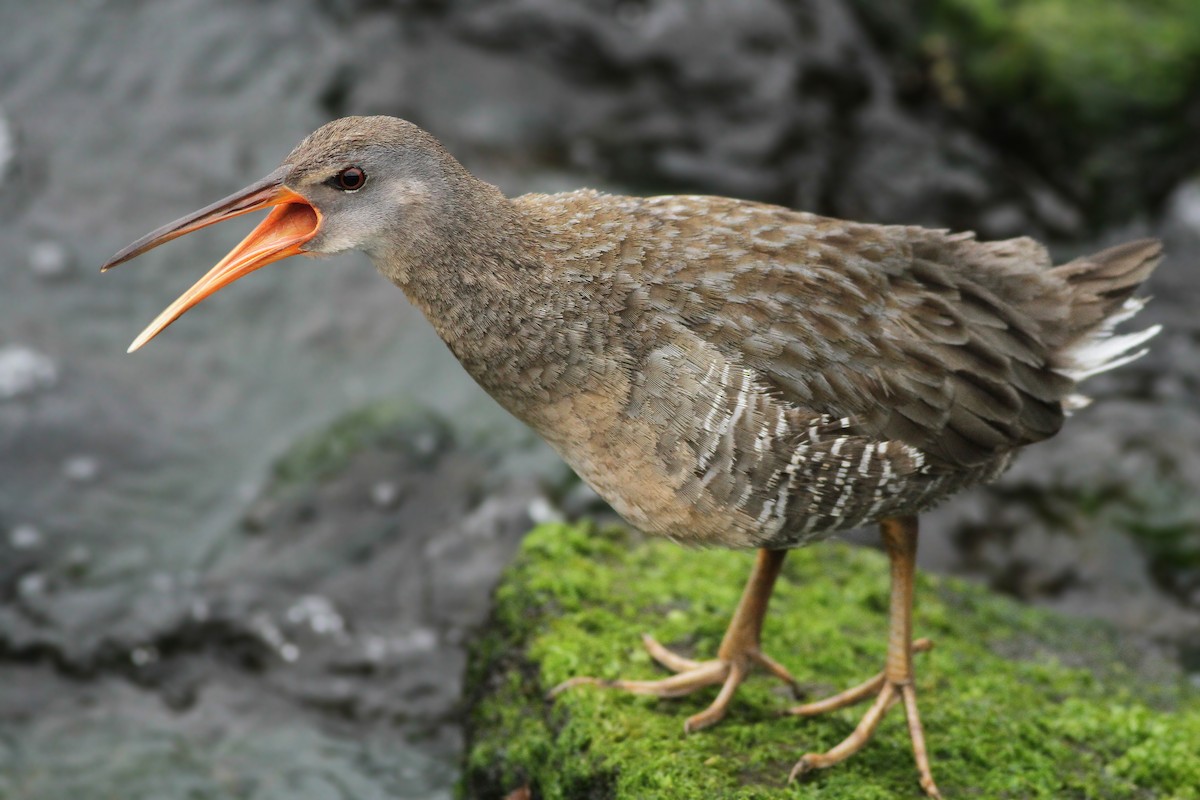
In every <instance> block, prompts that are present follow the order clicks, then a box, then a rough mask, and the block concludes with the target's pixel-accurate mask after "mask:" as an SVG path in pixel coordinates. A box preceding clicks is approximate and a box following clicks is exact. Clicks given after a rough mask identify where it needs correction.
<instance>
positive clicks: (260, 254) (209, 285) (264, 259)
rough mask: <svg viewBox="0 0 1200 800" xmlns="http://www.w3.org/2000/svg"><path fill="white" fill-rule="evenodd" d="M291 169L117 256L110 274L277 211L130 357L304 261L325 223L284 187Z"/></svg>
mask: <svg viewBox="0 0 1200 800" xmlns="http://www.w3.org/2000/svg"><path fill="white" fill-rule="evenodd" d="M288 171H289V168H287V167H280V168H279V169H277V170H275V171H274V172H272V173H271V174H270V175H268V176H267V177H265V178H263V179H262V180H261V181H259V182H258V183H255V184H252V185H250V186H247V187H246V188H245V189H242V190H241V191H240V192H235V193H234V194H231V195H230V196H229V197H226V198H225V199H224V200H219V201H217V202H216V203H213V204H212V205H210V206H207V207H205V208H202V209H200V210H199V211H197V212H195V213H193V214H189V215H188V216H186V217H184V218H182V219H178V220H176V221H175V222H172V223H170V224H169V225H164V226H163V227H161V228H159V229H158V230H156V231H154V232H153V233H150V234H148V235H146V236H143V237H142V238H141V239H138V240H137V241H136V242H134V243H133V244H131V245H129V246H128V247H126V248H125V249H124V250H122V251H121V252H119V253H117V254H116V255H115V256H113V257H112V258H111V259H109V260H108V262H107V263H106V264H105V265H104V266H103V267H101V268H100V269H101V271H106V270H109V269H111V268H113V267H115V266H117V265H118V264H121V263H123V262H125V261H128V260H130V259H132V258H136V257H137V256H140V255H141V254H142V253H145V252H146V251H147V250H151V249H153V248H155V247H158V246H159V245H160V244H163V243H164V242H169V241H171V240H172V239H175V238H177V237H179V236H183V235H184V234H186V233H191V232H192V231H196V230H199V229H201V228H204V227H207V226H209V225H213V224H215V223H218V222H222V221H224V220H227V219H232V218H234V217H237V216H241V215H242V214H248V213H249V212H251V211H258V210H260V209H264V208H270V207H271V206H275V208H274V209H273V210H272V211H271V213H270V214H268V215H267V217H266V219H264V220H263V221H262V222H261V223H259V225H258V227H257V228H255V229H254V230H253V231H251V232H250V235H249V236H247V237H246V238H245V239H243V240H242V241H241V243H240V244H239V245H238V246H237V247H235V248H233V250H232V251H230V253H229V255H227V256H225V257H224V258H223V259H221V261H220V263H218V264H217V265H216V266H215V267H213V268H212V269H211V270H209V272H208V274H207V275H205V276H204V277H203V278H201V279H200V280H199V281H197V282H196V285H195V286H193V287H192V288H190V289H188V290H187V291H186V292H184V293H183V295H182V296H180V298H179V299H178V300H176V301H175V302H174V303H172V304H171V305H169V306H167V308H166V309H165V310H164V311H163V312H162V313H161V314H159V315H158V317H156V318H155V320H154V321H153V322H151V323H150V324H149V325H148V326H147V327H146V329H145V330H144V331H142V332H141V334H140V335H139V336H138V337H137V338H136V339H134V340H133V344H131V345H130V346H129V352H131V353H132V352H133V351H134V350H137V349H138V348H139V347H141V346H142V345H144V344H145V343H146V342H148V341H150V340H151V339H153V338H154V337H155V336H157V335H158V334H160V333H162V331H163V329H165V328H166V327H167V326H168V325H170V324H171V323H172V322H174V321H175V320H177V319H179V317H181V316H183V314H184V312H185V311H187V310H188V309H189V308H191V307H192V306H194V305H196V304H197V303H199V302H200V301H201V300H203V299H204V298H206V297H208V296H209V295H210V294H212V293H214V292H216V291H217V290H218V289H220V288H221V287H223V286H228V285H229V284H231V283H233V282H234V281H236V280H237V279H238V278H241V277H242V276H244V275H249V274H250V273H251V272H253V271H254V270H256V269H259V268H260V267H265V266H266V265H267V264H270V263H272V262H275V261H279V260H280V259H284V258H288V257H290V256H294V255H299V254H301V253H303V252H304V250H303V249H302V247H303V245H304V243H305V242H307V241H308V240H309V239H311V238H312V237H313V236H315V235H316V233H317V228H318V227H319V226H320V223H321V217H320V214H318V213H317V210H316V209H315V208H313V206H312V205H311V204H310V203H309V202H308V201H307V200H305V199H304V198H303V197H302V196H300V195H299V194H297V193H296V192H293V191H292V190H291V189H289V188H287V187H286V186H284V185H283V181H284V180H285V179H286V178H287V174H288Z"/></svg>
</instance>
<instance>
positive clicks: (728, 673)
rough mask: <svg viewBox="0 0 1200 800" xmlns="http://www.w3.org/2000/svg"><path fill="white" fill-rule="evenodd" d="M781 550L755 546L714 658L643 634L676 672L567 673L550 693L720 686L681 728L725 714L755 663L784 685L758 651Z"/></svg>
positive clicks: (662, 693)
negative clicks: (630, 676)
mask: <svg viewBox="0 0 1200 800" xmlns="http://www.w3.org/2000/svg"><path fill="white" fill-rule="evenodd" d="M786 555H787V551H786V550H759V551H758V558H757V559H756V560H755V562H754V571H753V572H752V573H751V574H750V580H749V582H747V584H746V588H745V590H744V591H743V592H742V599H741V600H740V601H739V602H738V606H737V610H736V611H734V613H733V619H731V620H730V622H729V627H728V628H727V629H726V630H725V637H724V638H723V639H722V640H721V646H720V647H719V648H718V649H717V657H716V658H715V659H711V660H708V661H693V660H692V659H690V658H684V657H683V656H680V655H678V654H676V653H673V652H671V651H670V650H668V649H667V648H666V647H663V646H662V645H661V644H659V643H658V642H657V641H655V640H654V639H653V638H652V637H650V636H649V635H643V636H642V643H643V644H644V645H645V647H646V650H647V651H648V652H649V653H650V656H651V658H653V659H654V660H655V661H657V662H658V663H659V664H662V665H663V666H664V667H666V668H667V669H669V670H671V671H672V672H675V673H677V674H675V675H672V676H671V677H669V678H663V679H662V680H657V681H631V680H604V679H601V678H586V677H581V678H571V679H570V680H568V681H565V682H563V683H560V684H559V685H558V686H556V687H554V688H553V689H551V690H550V696H551V697H554V696H555V695H557V694H559V693H560V692H563V691H565V690H567V689H570V688H572V687H574V686H580V685H585V684H586V685H595V686H605V687H608V688H611V689H621V690H624V691H626V692H631V693H633V694H642V695H653V696H655V697H682V696H683V695H687V694H691V693H692V692H694V691H696V690H697V689H702V688H704V687H705V686H715V685H717V684H720V685H721V691H720V692H719V693H718V694H717V698H716V699H715V700H714V701H713V702H712V705H710V706H709V707H708V708H706V709H705V710H704V711H701V712H700V713H699V714H695V715H693V716H691V717H688V719H687V721H686V722H684V724H683V730H684V732H686V733H691V732H693V731H698V730H700V729H701V728H707V727H708V726H710V725H715V724H716V723H717V722H719V721H720V720H721V718H722V717H724V716H725V712H726V710H727V709H728V708H729V701H730V700H731V699H732V698H733V695H734V693H735V692H736V691H737V688H738V686H740V685H741V683H742V681H744V680H745V679H746V676H747V675H748V674H749V673H750V671H751V670H752V669H753V668H754V667H755V666H759V667H762V668H764V669H766V671H767V672H769V673H771V674H772V675H774V676H775V677H777V678H779V679H780V680H782V681H783V682H785V683H787V684H788V685H790V686H791V687H792V688H793V690H795V687H796V681H795V679H794V678H792V676H791V674H790V673H789V672H788V671H787V669H785V668H784V667H783V665H782V664H780V663H779V662H777V661H775V660H774V659H772V658H770V657H769V656H767V655H766V654H764V653H763V652H762V650H761V649H760V647H759V640H760V637H761V635H762V624H763V618H764V617H765V616H766V614H767V605H768V603H769V602H770V600H771V591H772V590H773V589H774V588H775V579H776V578H778V577H779V570H780V568H781V567H782V566H783V559H784V556H786Z"/></svg>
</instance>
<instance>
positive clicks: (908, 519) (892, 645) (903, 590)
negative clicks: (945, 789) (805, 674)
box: [788, 516, 941, 798]
mask: <svg viewBox="0 0 1200 800" xmlns="http://www.w3.org/2000/svg"><path fill="white" fill-rule="evenodd" d="M879 527H880V530H881V531H882V533H883V544H884V547H885V548H886V550H887V553H888V557H889V558H890V559H891V568H892V569H891V572H892V591H891V608H890V612H889V625H888V648H887V660H886V662H885V664H884V669H883V672H881V673H879V674H878V675H876V676H875V677H873V678H871V679H870V680H867V681H864V682H863V683H861V684H859V685H858V686H855V687H853V688H851V689H847V690H846V691H844V692H841V693H840V694H836V695H834V696H833V697H828V698H826V699H824V700H820V701H817V702H815V703H805V704H804V705H800V706H796V707H794V708H792V709H790V710H789V711H788V713H790V714H795V715H798V716H803V717H809V716H813V715H816V714H823V713H825V712H827V711H835V710H837V709H839V708H845V707H846V706H849V705H853V704H855V703H859V702H862V701H864V700H866V699H868V698H870V697H871V696H872V695H874V697H875V702H873V703H872V704H871V707H870V708H869V709H868V710H867V713H866V714H864V715H863V717H862V720H861V721H860V722H859V723H858V727H857V728H855V729H854V732H853V733H851V734H850V735H849V736H847V737H846V738H845V739H844V740H843V741H842V742H841V743H840V744H838V745H836V746H834V747H833V748H832V749H830V750H829V751H827V752H824V753H807V754H805V755H804V756H802V757H801V758H800V760H799V761H797V762H796V766H795V767H793V768H792V772H791V775H789V776H788V779H789V780H795V779H796V778H797V777H798V776H800V775H803V774H804V773H806V772H810V771H812V770H815V769H823V768H825V767H831V766H833V765H834V764H837V763H839V762H841V761H844V760H846V759H847V758H849V757H850V756H852V755H854V754H855V753H857V752H858V751H859V750H861V749H862V748H863V746H864V745H866V743H867V741H868V740H869V739H870V738H871V736H872V735H873V734H874V733H875V728H876V727H878V725H879V721H880V720H881V719H883V715H884V714H886V713H887V711H888V709H889V708H891V707H892V706H893V705H895V704H896V703H897V702H899V701H901V700H903V702H904V713H905V716H906V717H907V718H908V733H909V736H910V737H911V739H912V746H913V754H914V755H915V757H916V761H917V773H918V776H919V779H920V781H921V788H922V789H924V790H925V794H927V795H929V796H930V797H932V798H940V797H941V794H939V793H938V789H937V785H936V784H934V782H933V774H932V773H931V772H930V770H929V755H928V752H927V751H926V749H925V734H924V732H923V731H922V729H921V717H920V715H919V714H918V713H917V694H916V689H915V687H914V685H913V668H912V654H913V651H922V650H928V649H930V648H931V647H933V644H932V643H931V642H930V641H929V640H928V639H918V640H917V641H916V642H912V602H913V570H914V569H915V567H916V557H917V518H916V517H915V516H905V517H885V518H884V519H882V520H880V521H879ZM910 642H911V644H910Z"/></svg>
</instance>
